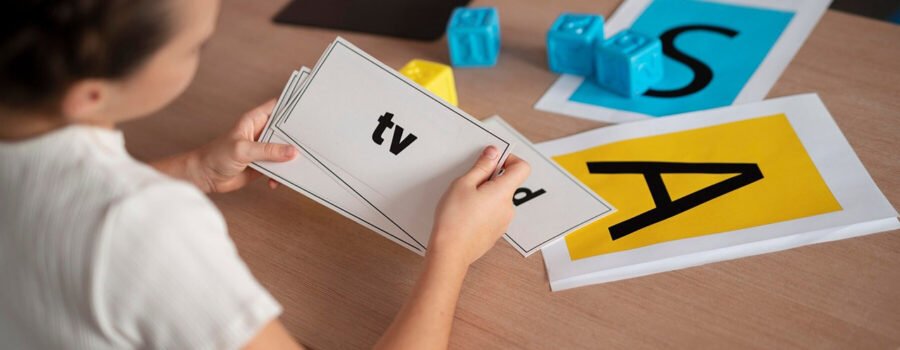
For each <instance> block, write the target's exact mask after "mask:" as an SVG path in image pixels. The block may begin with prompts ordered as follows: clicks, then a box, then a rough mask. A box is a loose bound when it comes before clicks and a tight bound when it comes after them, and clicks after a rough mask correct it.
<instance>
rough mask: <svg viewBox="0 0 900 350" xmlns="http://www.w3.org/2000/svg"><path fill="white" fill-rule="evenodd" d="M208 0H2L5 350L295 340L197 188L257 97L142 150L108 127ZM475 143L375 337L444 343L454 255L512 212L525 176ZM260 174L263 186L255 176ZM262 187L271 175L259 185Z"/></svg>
mask: <svg viewBox="0 0 900 350" xmlns="http://www.w3.org/2000/svg"><path fill="white" fill-rule="evenodd" d="M218 6H219V4H218V1H217V0H191V1H174V0H16V1H7V2H4V4H3V5H0V342H2V344H3V347H4V348H9V349H55V348H76V349H77V348H83V349H113V348H115V349H118V348H167V349H207V348H209V349H220V348H226V349H227V348H298V347H300V345H299V344H297V343H296V342H295V341H294V340H293V339H292V338H291V336H290V335H289V334H288V333H287V331H286V330H285V328H284V327H283V326H282V324H281V322H280V321H279V320H278V316H279V314H280V313H281V307H280V305H279V304H278V302H277V301H275V299H274V298H272V296H271V295H270V294H269V293H268V292H267V291H266V290H265V289H264V288H263V287H262V286H260V284H259V283H258V282H257V281H256V280H255V279H254V278H253V276H252V275H251V273H250V271H248V269H247V267H246V265H245V264H244V263H243V262H242V261H241V259H240V257H239V256H238V255H237V253H236V251H235V247H234V245H233V243H232V242H231V240H230V239H229V237H228V234H227V228H226V225H225V222H224V220H223V218H222V216H221V214H220V213H219V212H218V210H217V209H216V208H215V206H214V205H213V204H212V203H211V202H210V201H209V200H208V199H207V198H206V197H205V196H204V195H203V192H207V193H209V192H228V191H233V190H237V189H239V188H241V187H243V186H244V185H245V184H247V183H248V182H249V181H251V180H252V179H253V178H254V177H257V176H258V175H259V174H258V173H255V172H253V171H252V170H250V169H248V168H247V164H249V163H251V162H254V161H276V162H277V161H287V160H290V159H292V158H293V157H295V156H296V150H295V149H294V148H292V147H290V146H287V145H274V144H259V143H255V142H253V140H255V139H256V137H257V136H258V134H259V132H260V131H261V129H262V127H263V125H264V124H265V122H266V119H267V118H268V117H269V115H268V114H269V113H270V112H271V110H272V105H273V103H272V102H271V101H270V102H269V103H266V104H264V105H262V106H260V107H258V108H256V109H254V110H252V111H250V112H249V113H247V114H245V115H244V116H243V117H242V118H240V119H239V120H238V121H237V124H236V125H235V127H234V128H233V129H232V130H231V131H230V132H229V133H227V134H225V135H223V136H221V137H219V138H217V139H216V140H214V141H212V142H210V143H209V144H208V145H206V146H204V147H202V148H200V149H197V150H194V151H191V152H187V153H185V154H181V155H176V156H172V157H170V158H167V159H163V160H159V161H156V162H150V163H149V164H144V163H141V162H139V161H137V160H135V159H133V158H131V157H130V156H129V155H128V153H127V152H126V150H125V147H124V139H123V137H122V134H121V132H119V131H117V130H116V124H118V123H120V122H124V121H127V120H132V119H136V118H140V117H142V116H146V115H148V114H151V113H153V112H155V111H157V110H159V109H160V108H162V107H163V106H165V105H166V104H168V103H170V102H171V101H172V100H173V99H174V98H176V97H177V96H178V95H179V94H181V92H182V91H183V90H184V89H185V88H186V87H187V85H188V84H189V83H190V81H191V79H192V77H193V74H194V72H195V70H196V67H197V62H198V56H199V52H200V49H201V47H202V46H203V43H204V42H205V41H206V40H207V39H208V38H209V36H210V35H211V34H212V31H213V29H214V26H215V22H216V17H217V12H218ZM497 156H498V151H497V150H496V149H493V148H488V149H485V151H484V153H483V154H482V156H481V158H480V159H479V160H478V161H477V162H476V164H475V165H474V167H473V168H472V169H471V171H469V172H468V173H467V174H465V175H464V176H462V177H460V178H459V179H458V180H456V181H455V182H454V183H453V184H448V185H449V189H448V190H447V193H446V194H445V196H444V199H443V201H442V203H441V205H440V206H439V209H438V211H437V213H435V225H434V232H433V233H432V239H431V243H430V246H429V249H428V254H427V256H426V258H425V266H426V267H425V269H424V272H423V274H422V276H421V277H420V279H419V281H418V283H417V284H416V287H415V289H414V290H413V292H412V294H411V297H410V299H409V300H408V301H407V303H406V305H405V306H404V307H403V309H402V310H401V311H400V313H399V314H398V315H397V317H396V319H395V320H394V322H393V323H392V324H391V326H390V327H389V328H388V330H387V332H386V333H385V334H384V336H383V337H382V338H381V340H380V341H379V342H378V344H376V347H380V348H392V349H393V348H397V349H399V348H405V349H430V348H444V347H446V345H447V341H448V337H449V334H450V326H451V323H452V320H453V313H454V310H455V308H456V300H457V297H458V294H459V290H460V287H461V284H462V282H463V279H464V277H465V274H466V271H467V270H468V267H469V265H470V264H471V263H472V262H474V261H475V260H477V259H478V258H479V257H481V256H482V255H483V254H484V253H485V252H486V251H487V250H489V249H490V248H491V247H492V246H493V244H494V243H495V242H496V240H497V239H498V238H499V237H500V235H501V234H502V233H503V232H504V230H505V229H506V227H507V226H508V224H509V222H510V220H511V219H512V216H513V206H512V202H511V198H512V195H513V192H514V191H515V189H516V188H517V187H518V186H519V185H520V184H521V183H522V182H523V181H524V180H525V178H526V177H527V176H528V173H529V168H528V165H527V164H526V163H525V162H523V161H522V160H520V159H518V158H516V157H514V156H512V157H510V160H508V161H507V162H506V164H505V166H504V167H505V173H504V175H503V176H501V177H499V178H497V179H495V180H489V177H490V174H491V173H492V171H493V170H494V169H493V164H494V162H495V161H496V158H497ZM270 184H274V183H270ZM273 187H274V186H273Z"/></svg>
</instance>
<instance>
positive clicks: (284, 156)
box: [238, 141, 297, 163]
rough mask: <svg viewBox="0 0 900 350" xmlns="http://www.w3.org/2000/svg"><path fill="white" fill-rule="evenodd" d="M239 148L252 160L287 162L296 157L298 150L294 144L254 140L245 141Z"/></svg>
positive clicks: (248, 159) (245, 157)
mask: <svg viewBox="0 0 900 350" xmlns="http://www.w3.org/2000/svg"><path fill="white" fill-rule="evenodd" d="M238 149H239V150H243V152H240V151H239V152H240V153H243V154H242V156H243V157H244V159H246V160H247V161H248V163H250V162H257V161H266V162H286V161H289V160H291V159H294V156H296V155H297V150H296V149H294V146H291V145H284V144H277V143H260V142H252V141H244V142H243V143H242V144H239V145H238Z"/></svg>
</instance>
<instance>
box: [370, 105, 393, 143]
mask: <svg viewBox="0 0 900 350" xmlns="http://www.w3.org/2000/svg"><path fill="white" fill-rule="evenodd" d="M393 117H394V115H393V114H391V113H390V112H385V113H384V115H382V116H380V117H378V126H376V127H375V132H373V133H372V141H375V143H377V144H379V145H380V144H381V143H382V142H384V138H383V137H381V136H382V135H384V130H385V129H390V128H393V127H394V122H392V121H391V118H393Z"/></svg>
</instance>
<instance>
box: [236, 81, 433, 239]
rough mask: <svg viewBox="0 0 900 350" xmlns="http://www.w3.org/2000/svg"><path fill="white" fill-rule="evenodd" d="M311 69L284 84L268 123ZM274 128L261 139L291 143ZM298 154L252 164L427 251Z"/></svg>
mask: <svg viewBox="0 0 900 350" xmlns="http://www.w3.org/2000/svg"><path fill="white" fill-rule="evenodd" d="M308 75H309V69H308V68H306V67H304V68H302V69H301V71H300V72H297V73H296V74H294V75H292V79H291V80H290V81H289V82H288V85H287V86H285V91H284V92H283V93H282V95H281V97H280V98H279V101H278V103H276V107H275V108H274V110H273V113H272V116H271V118H269V121H268V122H267V125H268V126H269V127H271V126H272V125H275V124H277V123H278V122H279V120H280V119H281V118H283V116H284V113H283V111H284V108H283V107H285V106H287V105H288V103H289V102H288V101H289V100H290V99H291V97H292V96H293V95H294V93H295V92H296V91H297V89H299V87H300V86H301V85H302V83H303V81H304V80H305V79H306V78H307V77H308ZM274 131H275V130H274V129H269V128H267V129H264V130H263V132H262V134H261V135H262V138H261V139H260V140H259V141H260V142H275V143H282V144H290V143H289V142H287V141H285V140H284V136H282V135H280V134H278V133H275V132H274ZM300 153H301V155H300V156H298V157H297V158H295V159H293V160H291V161H288V162H284V163H274V162H258V163H253V164H251V165H250V166H251V167H252V168H253V169H256V170H257V171H259V172H261V173H263V174H265V175H266V176H268V177H270V178H272V179H273V180H275V181H278V182H279V183H281V184H282V185H284V186H287V187H288V188H290V189H292V190H294V191H297V192H300V193H302V194H303V195H305V196H307V197H309V198H310V199H312V200H314V201H316V202H318V203H319V204H322V205H324V206H326V207H328V208H330V209H332V210H334V211H336V212H338V213H340V214H341V215H343V216H345V217H347V218H349V219H351V220H353V221H355V222H357V223H359V224H360V225H363V226H365V227H367V228H369V229H371V230H372V231H375V232H377V233H378V234H380V235H382V236H384V237H386V238H388V239H390V240H391V241H394V242H395V243H397V244H399V245H401V246H403V247H406V248H407V249H409V250H412V251H413V252H415V253H417V254H419V255H424V254H425V252H424V250H423V249H422V248H420V247H419V245H418V244H416V243H415V242H414V241H413V240H411V239H410V238H408V237H406V235H405V234H404V233H403V232H402V231H400V229H399V228H398V227H397V226H396V225H394V224H392V223H391V222H390V221H388V220H387V218H386V217H385V216H384V215H382V214H381V213H379V212H377V211H376V210H375V209H374V208H372V207H371V206H369V205H368V204H367V203H365V202H363V201H362V200H360V199H359V198H358V197H357V196H356V195H355V194H354V193H351V192H350V191H349V189H347V188H345V187H344V185H342V184H340V183H338V182H336V181H335V180H334V178H332V176H331V175H330V174H327V173H326V172H325V170H324V169H322V168H320V165H319V164H318V163H317V162H315V161H314V160H312V159H311V158H310V157H309V156H308V155H307V154H305V153H304V152H300Z"/></svg>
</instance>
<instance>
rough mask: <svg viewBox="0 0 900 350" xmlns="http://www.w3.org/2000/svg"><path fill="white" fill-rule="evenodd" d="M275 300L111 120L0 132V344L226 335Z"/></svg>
mask: <svg viewBox="0 0 900 350" xmlns="http://www.w3.org/2000/svg"><path fill="white" fill-rule="evenodd" d="M280 313H281V306H280V305H279V304H278V303H277V302H276V301H275V300H274V299H273V298H272V296H271V295H270V294H269V293H268V292H266V290H265V289H264V288H263V287H262V286H260V285H259V283H257V281H256V280H255V279H254V278H253V276H252V275H251V274H250V271H249V270H248V269H247V266H246V265H244V263H243V261H241V259H240V257H239V256H238V254H237V252H236V250H235V247H234V244H233V242H232V241H231V239H230V238H229V237H228V233H227V231H226V226H225V222H224V220H223V219H222V216H221V215H220V214H219V212H218V211H217V210H216V208H215V206H214V205H213V204H212V203H211V202H210V201H209V200H208V199H207V198H206V197H205V196H204V195H203V194H202V193H201V192H200V191H198V190H197V189H196V188H195V187H193V186H192V185H190V184H188V183H185V182H182V181H177V180H175V179H172V178H170V177H167V176H165V175H163V174H161V173H159V172H157V171H155V170H154V169H153V168H151V167H149V166H147V165H144V164H142V163H140V162H138V161H136V160H134V159H132V158H131V157H130V156H129V155H128V153H127V152H126V151H125V146H124V140H123V138H122V134H121V133H120V132H118V131H112V130H106V129H99V128H91V127H84V126H70V127H66V128H63V129H60V130H57V131H54V132H51V133H48V134H45V135H42V136H39V137H36V138H33V139H29V140H25V141H21V142H0V344H2V345H0V347H2V348H5V349H57V348H66V349H112V348H116V349H121V348H166V349H227V348H239V347H241V346H243V345H244V344H246V343H247V341H249V340H250V339H252V337H253V336H254V335H255V334H256V333H257V332H258V331H259V330H260V329H261V327H262V326H264V325H265V324H266V323H268V322H269V321H271V320H272V319H274V318H275V317H277V316H278V315H279V314H280Z"/></svg>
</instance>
